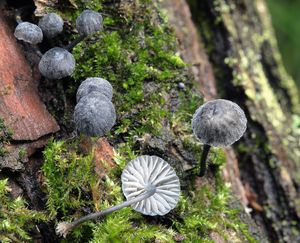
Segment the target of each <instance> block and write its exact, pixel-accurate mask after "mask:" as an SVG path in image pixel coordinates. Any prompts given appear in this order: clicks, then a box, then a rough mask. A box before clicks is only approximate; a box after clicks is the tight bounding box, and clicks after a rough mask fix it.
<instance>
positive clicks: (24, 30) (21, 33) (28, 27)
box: [14, 22, 43, 45]
mask: <svg viewBox="0 0 300 243" xmlns="http://www.w3.org/2000/svg"><path fill="white" fill-rule="evenodd" d="M14 35H15V37H16V38H17V39H18V40H22V41H25V42H28V43H30V44H34V45H35V44H38V43H41V42H42V41H43V32H42V30H41V29H40V27H38V26H37V25H35V24H32V23H29V22H21V23H19V24H18V25H17V27H16V29H15V33H14Z"/></svg>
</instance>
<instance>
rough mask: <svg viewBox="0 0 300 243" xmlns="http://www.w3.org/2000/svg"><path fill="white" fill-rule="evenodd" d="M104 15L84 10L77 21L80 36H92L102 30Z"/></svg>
mask: <svg viewBox="0 0 300 243" xmlns="http://www.w3.org/2000/svg"><path fill="white" fill-rule="evenodd" d="M102 25H103V19H102V15H101V14H100V13H98V12H95V11H92V10H84V11H83V12H82V13H81V14H80V15H79V16H78V18H77V19H76V29H77V30H78V32H79V34H80V35H90V34H93V33H95V32H97V31H99V30H101V29H102Z"/></svg>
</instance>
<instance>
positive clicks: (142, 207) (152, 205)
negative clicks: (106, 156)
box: [56, 155, 180, 237]
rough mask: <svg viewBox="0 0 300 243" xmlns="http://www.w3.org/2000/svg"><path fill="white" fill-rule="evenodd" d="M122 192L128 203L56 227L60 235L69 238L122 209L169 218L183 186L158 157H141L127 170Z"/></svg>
mask: <svg viewBox="0 0 300 243" xmlns="http://www.w3.org/2000/svg"><path fill="white" fill-rule="evenodd" d="M121 181H122V190H123V193H124V195H125V197H126V199H127V201H125V202H123V203H121V204H119V205H116V206H113V207H111V208H108V209H105V210H103V211H102V212H97V213H91V214H88V215H86V216H84V217H82V218H79V219H77V220H75V221H73V222H71V223H68V222H61V223H59V224H58V225H57V227H56V233H57V234H58V235H61V236H64V237H66V235H67V234H68V233H69V232H70V231H71V230H72V229H73V228H75V227H77V226H78V225H80V224H81V223H83V222H85V221H87V220H93V219H96V218H98V217H103V216H105V215H107V214H109V213H112V212H114V211H116V210H119V209H121V208H124V207H127V206H130V205H132V207H133V209H134V210H136V211H137V212H140V213H142V214H145V215H151V216H155V215H165V214H167V213H168V212H169V211H170V210H172V209H173V208H174V207H175V206H176V205H177V202H178V200H179V194H180V182H179V178H178V176H177V175H176V173H175V171H174V169H173V168H172V167H171V166H170V165H169V164H168V163H167V162H166V161H164V160H163V159H161V158H159V157H157V156H148V155H144V156H139V157H137V158H136V159H134V160H132V161H130V162H129V163H128V164H127V166H126V167H125V169H124V170H123V173H122V176H121Z"/></svg>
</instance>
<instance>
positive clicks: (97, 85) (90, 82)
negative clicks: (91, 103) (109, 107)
mask: <svg viewBox="0 0 300 243" xmlns="http://www.w3.org/2000/svg"><path fill="white" fill-rule="evenodd" d="M91 92H99V93H100V94H103V95H104V96H106V97H107V98H108V99H109V100H111V99H112V96H113V87H112V86H111V84H110V82H108V81H107V80H105V79H103V78H87V79H86V80H84V81H83V82H82V83H81V84H80V86H79V88H78V90H77V94H76V100H77V102H79V101H80V99H81V98H82V97H84V96H87V95H88V94H90V93H91Z"/></svg>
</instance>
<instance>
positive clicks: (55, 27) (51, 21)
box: [39, 13, 64, 38]
mask: <svg viewBox="0 0 300 243" xmlns="http://www.w3.org/2000/svg"><path fill="white" fill-rule="evenodd" d="M39 27H40V28H41V29H42V31H43V33H44V35H45V36H47V37H48V38H53V37H55V36H57V35H58V34H60V33H61V32H62V31H63V27H64V21H63V19H62V18H61V17H60V16H59V15H57V14H56V13H48V14H46V15H45V16H43V17H42V18H41V19H40V21H39Z"/></svg>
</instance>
